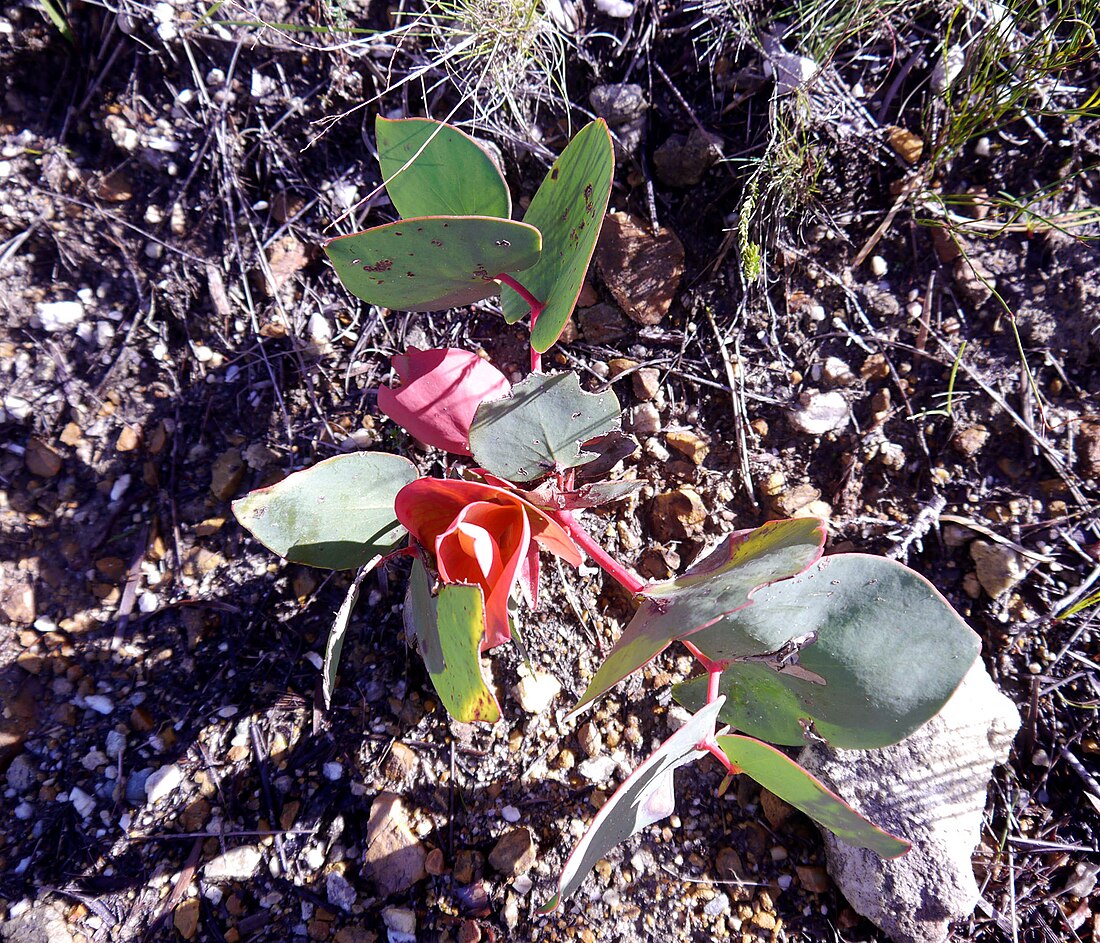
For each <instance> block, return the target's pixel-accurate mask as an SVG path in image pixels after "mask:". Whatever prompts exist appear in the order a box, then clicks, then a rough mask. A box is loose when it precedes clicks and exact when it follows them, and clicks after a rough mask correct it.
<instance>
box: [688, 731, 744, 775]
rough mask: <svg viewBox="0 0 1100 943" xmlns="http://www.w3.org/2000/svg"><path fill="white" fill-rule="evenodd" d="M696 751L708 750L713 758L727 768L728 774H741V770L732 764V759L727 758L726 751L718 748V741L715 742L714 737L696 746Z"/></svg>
mask: <svg viewBox="0 0 1100 943" xmlns="http://www.w3.org/2000/svg"><path fill="white" fill-rule="evenodd" d="M696 749H697V750H706V751H707V752H708V753H709V754H710V755H711V756H713V757H714V758H715V759H716V760H717V761H718V762H719V763H721V764H722V765H723V766H724V767H725V768H726V772H728V773H731V774H732V773H740V772H741V770H740V769H738V768H737V767H736V766H734V765H733V763H731V762H730V758H729V757H728V756H726V752H725V750H723V749H722V748H721V747H720V746H718V741H717V740H715V739H714V737H710V738H709V739H707V740H704V741H703V742H702V743H700V744H698V745H697V746H696Z"/></svg>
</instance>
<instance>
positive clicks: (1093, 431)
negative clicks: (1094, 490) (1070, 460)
mask: <svg viewBox="0 0 1100 943" xmlns="http://www.w3.org/2000/svg"><path fill="white" fill-rule="evenodd" d="M1077 460H1078V461H1079V462H1080V463H1081V474H1082V475H1083V476H1084V477H1085V478H1100V422H1082V423H1081V425H1080V426H1079V427H1078V430H1077Z"/></svg>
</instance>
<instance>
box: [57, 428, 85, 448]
mask: <svg viewBox="0 0 1100 943" xmlns="http://www.w3.org/2000/svg"><path fill="white" fill-rule="evenodd" d="M60 438H61V444H62V445H69V446H72V445H79V444H80V441H81V439H83V438H84V433H83V432H81V431H80V426H78V425H77V424H76V423H75V422H70V423H68V424H67V425H66V426H65V428H64V429H62V430H61V436H60Z"/></svg>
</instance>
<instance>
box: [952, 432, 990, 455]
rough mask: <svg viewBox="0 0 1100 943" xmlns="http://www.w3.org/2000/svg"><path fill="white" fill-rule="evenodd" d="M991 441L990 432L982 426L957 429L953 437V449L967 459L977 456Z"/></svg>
mask: <svg viewBox="0 0 1100 943" xmlns="http://www.w3.org/2000/svg"><path fill="white" fill-rule="evenodd" d="M988 441H989V430H988V429H987V428H986V427H985V426H983V425H981V424H978V425H974V426H967V427H966V428H964V429H957V430H956V431H955V434H954V435H953V436H951V447H952V448H953V449H954V450H955V451H956V452H958V453H959V454H960V455H964V456H966V457H967V458H970V457H971V456H974V455H977V454H978V453H979V452H980V451H981V450H982V447H983V446H984V445H985V444H986V442H988Z"/></svg>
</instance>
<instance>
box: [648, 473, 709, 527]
mask: <svg viewBox="0 0 1100 943" xmlns="http://www.w3.org/2000/svg"><path fill="white" fill-rule="evenodd" d="M649 514H650V525H651V526H652V528H653V534H654V536H655V537H656V538H657V539H658V540H682V539H683V538H685V537H689V536H691V535H692V534H693V533H696V532H697V531H698V530H699V528H700V525H702V523H703V521H705V520H706V519H707V508H706V505H705V504H703V499H702V498H701V497H699V492H697V491H696V490H695V489H694V488H689V487H687V486H684V487H682V488H677V489H676V490H675V491H666V492H663V493H662V494H659V495H657V496H656V497H655V498H654V499H653V501H652V502H651V503H650V510H649Z"/></svg>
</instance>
